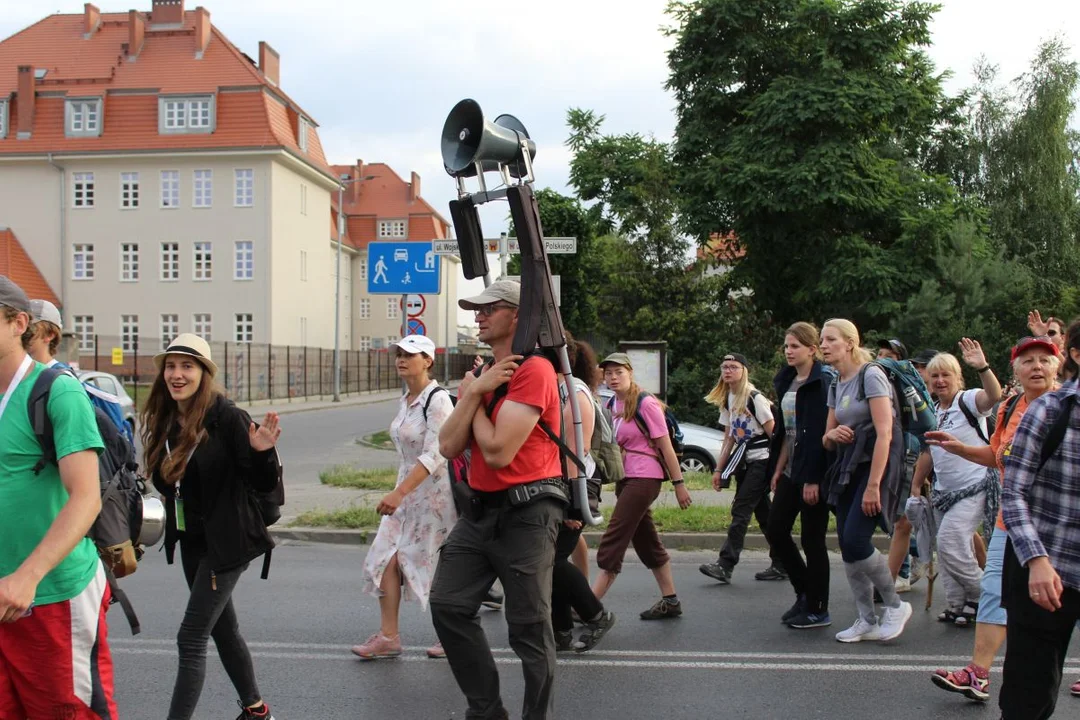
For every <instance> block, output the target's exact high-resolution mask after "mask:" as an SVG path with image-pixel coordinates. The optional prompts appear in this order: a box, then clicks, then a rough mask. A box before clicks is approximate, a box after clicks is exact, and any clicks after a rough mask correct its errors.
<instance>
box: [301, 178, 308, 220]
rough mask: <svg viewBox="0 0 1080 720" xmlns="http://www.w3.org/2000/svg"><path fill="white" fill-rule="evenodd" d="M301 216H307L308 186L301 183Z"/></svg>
mask: <svg viewBox="0 0 1080 720" xmlns="http://www.w3.org/2000/svg"><path fill="white" fill-rule="evenodd" d="M300 214H301V215H307V185H305V184H304V183H300Z"/></svg>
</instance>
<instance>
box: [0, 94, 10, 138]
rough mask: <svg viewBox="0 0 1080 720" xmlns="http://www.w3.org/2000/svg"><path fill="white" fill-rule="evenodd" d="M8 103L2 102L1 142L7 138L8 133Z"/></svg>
mask: <svg viewBox="0 0 1080 720" xmlns="http://www.w3.org/2000/svg"><path fill="white" fill-rule="evenodd" d="M8 107H9V106H8V101H7V100H6V99H5V100H0V140H2V139H4V138H6V137H7V133H8Z"/></svg>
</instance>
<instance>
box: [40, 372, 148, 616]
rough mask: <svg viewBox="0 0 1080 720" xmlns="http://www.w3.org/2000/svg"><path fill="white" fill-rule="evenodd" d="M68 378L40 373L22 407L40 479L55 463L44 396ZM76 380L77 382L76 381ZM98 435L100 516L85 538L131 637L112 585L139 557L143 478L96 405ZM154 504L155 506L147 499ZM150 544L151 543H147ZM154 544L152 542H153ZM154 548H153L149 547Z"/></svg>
mask: <svg viewBox="0 0 1080 720" xmlns="http://www.w3.org/2000/svg"><path fill="white" fill-rule="evenodd" d="M61 375H70V376H72V377H74V375H73V373H72V372H71V371H70V370H68V369H66V368H62V367H52V368H46V369H44V370H42V371H41V374H40V375H39V376H38V378H37V380H36V381H35V382H34V386H33V388H31V390H30V398H29V400H28V402H27V412H28V414H29V418H30V426H31V427H32V428H33V430H34V435H35V436H36V437H37V440H38V443H39V444H40V445H41V450H42V456H41V459H40V460H38V462H37V464H36V465H35V466H34V474H35V475H37V474H39V473H40V472H41V471H42V470H43V469H44V468H45V466H46V465H47V464H49V463H52V464H54V465H55V464H58V462H57V457H56V445H55V442H54V439H53V426H52V419H51V418H50V417H49V412H48V407H49V392H50V390H51V389H52V385H53V383H54V382H55V381H56V378H58V377H60V376H61ZM76 379H77V378H76ZM92 407H93V409H94V417H95V420H96V421H97V428H98V432H99V433H100V434H101V439H102V443H103V444H104V446H105V449H104V450H103V451H102V453H101V454H100V455H99V456H98V475H99V478H100V482H101V511H100V512H99V513H98V516H97V519H96V520H95V521H94V524H93V525H92V526H91V527H90V532H89V533H87V536H88V537H89V538H90V539H91V540H93V542H94V545H95V546H96V547H97V551H98V555H99V556H100V557H101V561H102V564H103V565H104V567H105V574H106V576H107V577H108V580H109V589H110V590H111V591H112V595H113V599H114V602H119V603H120V605H121V606H122V607H123V609H124V614H125V615H126V616H127V619H128V623H129V624H130V625H131V632H132V634H133V635H138V634H139V631H140V628H139V620H138V618H137V617H136V616H135V611H134V609H133V608H132V606H131V602H130V601H129V600H128V598H127V595H126V594H125V593H124V592H123V591H122V590H121V589H120V588H119V586H118V585H117V583H116V579H117V578H121V577H126V576H128V575H130V574H132V573H133V572H135V571H136V570H137V569H138V562H139V559H140V558H141V557H142V554H143V545H142V544H141V542H140V540H141V536H142V530H143V505H144V502H147V499H145V498H144V496H145V494H146V479H145V478H143V477H142V476H141V475H140V474H139V464H138V462H137V461H136V459H135V448H134V446H133V445H132V444H131V443H130V442H128V439H127V437H126V436H124V435H123V434H121V432H120V430H119V428H118V427H117V426H116V425H115V423H113V421H112V419H111V418H110V417H109V416H108V415H107V414H106V413H105V412H104V411H103V410H102V409H101V408H100V407H98V406H97V405H93V404H92ZM149 500H152V501H153V502H158V501H157V500H156V499H154V498H150V499H149ZM151 539H153V538H151ZM154 541H155V542H156V539H155V540H154ZM151 544H153V543H151Z"/></svg>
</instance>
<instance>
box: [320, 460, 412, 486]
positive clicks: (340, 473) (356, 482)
mask: <svg viewBox="0 0 1080 720" xmlns="http://www.w3.org/2000/svg"><path fill="white" fill-rule="evenodd" d="M319 480H320V482H322V484H323V485H332V486H333V487H343V488H355V489H358V490H386V491H388V492H389V491H390V490H393V489H394V485H395V484H396V483H397V470H395V469H394V468H355V467H352V466H351V465H334V466H333V467H329V468H326V469H325V470H322V471H320V472H319Z"/></svg>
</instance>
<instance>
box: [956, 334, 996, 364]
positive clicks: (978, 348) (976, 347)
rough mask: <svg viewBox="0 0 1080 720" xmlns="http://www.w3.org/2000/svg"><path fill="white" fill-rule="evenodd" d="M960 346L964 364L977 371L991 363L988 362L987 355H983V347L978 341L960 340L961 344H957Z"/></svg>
mask: <svg viewBox="0 0 1080 720" xmlns="http://www.w3.org/2000/svg"><path fill="white" fill-rule="evenodd" d="M957 345H959V346H960V352H961V353H962V354H963V356H964V362H966V363H967V364H968V365H970V366H971V367H973V368H975V369H976V370H977V369H979V368H984V367H986V366H987V365H988V364H989V363H987V362H986V355H984V354H983V349H982V345H980V344H979V341H978V340H972V339H971V338H960V342H958V343H957Z"/></svg>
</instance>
